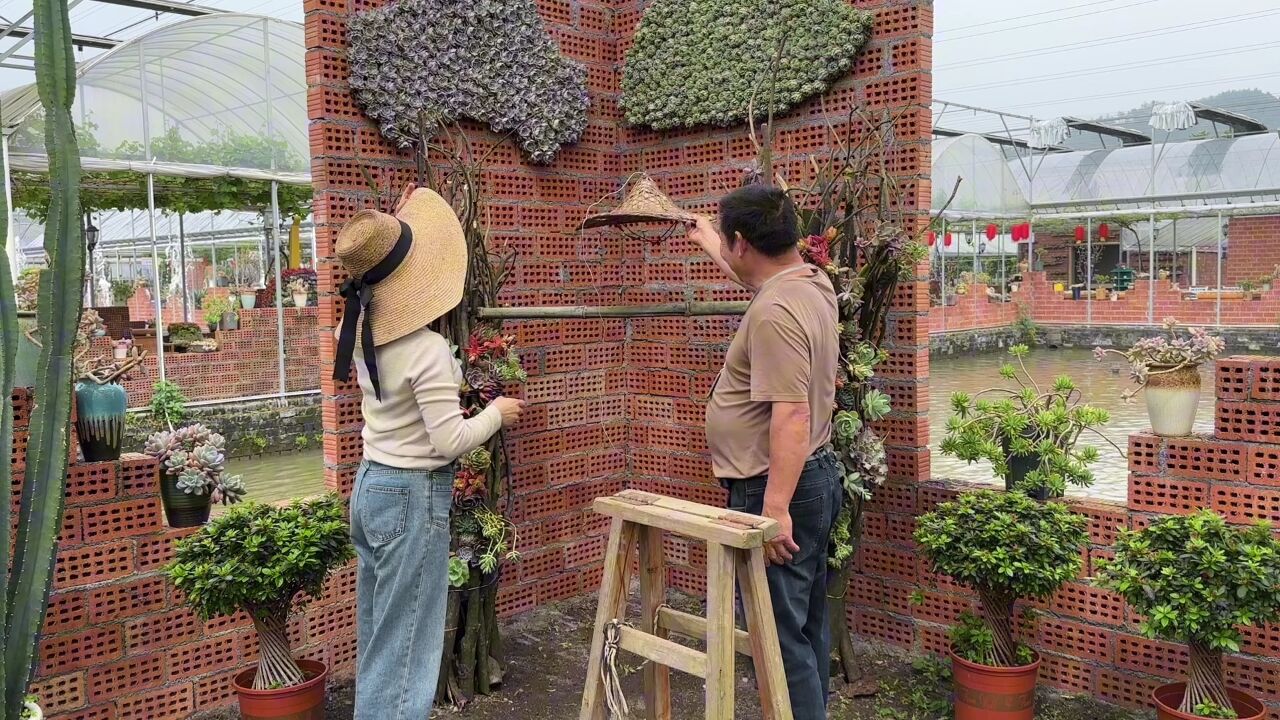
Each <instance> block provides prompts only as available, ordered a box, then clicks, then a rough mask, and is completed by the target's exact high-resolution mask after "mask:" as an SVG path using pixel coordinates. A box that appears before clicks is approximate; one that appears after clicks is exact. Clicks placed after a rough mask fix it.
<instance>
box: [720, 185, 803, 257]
mask: <svg viewBox="0 0 1280 720" xmlns="http://www.w3.org/2000/svg"><path fill="white" fill-rule="evenodd" d="M720 232H722V233H724V237H725V239H726V240H728V241H729V243H730V245H732V244H733V242H734V233H742V237H744V238H746V240H747V243H749V244H750V245H751V247H753V248H755V249H756V250H757V251H759V252H760V253H761V254H763V255H767V256H768V257H778V256H779V255H782V254H783V253H785V252H787V251H788V250H790V249H792V248H794V247H795V246H796V243H797V242H799V240H800V225H799V222H798V221H797V219H796V208H795V205H794V204H793V203H792V202H791V198H790V197H788V196H787V194H786V193H785V192H783V191H781V190H779V189H778V188H772V187H769V186H767V185H759V184H757V185H748V186H746V187H743V188H739V189H738V190H735V191H733V192H732V193H730V194H729V195H726V196H725V198H724V199H723V200H721V201H720Z"/></svg>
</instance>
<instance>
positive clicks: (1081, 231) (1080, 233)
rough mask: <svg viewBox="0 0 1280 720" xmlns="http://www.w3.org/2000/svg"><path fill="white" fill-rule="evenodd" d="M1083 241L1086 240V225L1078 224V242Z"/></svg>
mask: <svg viewBox="0 0 1280 720" xmlns="http://www.w3.org/2000/svg"><path fill="white" fill-rule="evenodd" d="M1082 242H1084V226H1083V225H1077V226H1076V243H1077V244H1079V243H1082Z"/></svg>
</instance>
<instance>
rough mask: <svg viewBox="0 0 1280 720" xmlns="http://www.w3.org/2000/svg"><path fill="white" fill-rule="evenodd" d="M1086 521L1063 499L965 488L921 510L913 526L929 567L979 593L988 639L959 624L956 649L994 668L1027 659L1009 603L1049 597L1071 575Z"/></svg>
mask: <svg viewBox="0 0 1280 720" xmlns="http://www.w3.org/2000/svg"><path fill="white" fill-rule="evenodd" d="M1086 527H1087V521H1086V520H1085V518H1084V517H1083V516H1081V515H1078V514H1076V513H1073V512H1071V511H1070V510H1069V509H1067V507H1066V506H1065V505H1062V504H1061V503H1056V502H1050V503H1038V502H1036V501H1034V500H1032V499H1031V498H1029V497H1027V496H1026V495H1023V494H1021V493H1009V492H993V491H990V490H979V491H976V492H970V493H965V494H964V495H961V496H960V497H959V498H957V499H956V500H955V501H953V502H947V503H942V504H941V505H939V506H938V508H937V509H936V510H934V511H933V512H931V513H929V514H927V515H923V516H921V517H920V519H919V524H918V526H917V529H916V532H915V539H916V542H917V543H919V545H920V550H921V552H922V553H923V554H924V556H925V557H926V558H927V559H928V560H929V563H930V564H931V566H932V568H933V571H934V572H936V573H940V574H943V575H949V576H951V577H952V578H953V579H954V580H955V581H956V582H957V583H959V584H961V585H964V586H966V587H969V588H972V589H973V590H975V591H976V592H977V593H978V597H979V599H980V600H981V604H982V617H983V621H984V623H985V625H986V628H987V630H989V631H990V640H989V642H988V641H985V640H983V639H982V638H980V637H978V633H975V631H974V628H973V626H972V624H968V625H966V624H964V623H962V624H961V625H960V629H959V632H958V633H957V634H956V636H955V638H954V639H955V641H957V642H956V644H955V645H954V646H953V649H954V650H955V652H956V654H958V655H960V656H961V657H964V658H965V659H967V660H969V661H971V662H977V663H983V664H986V665H992V666H997V667H1014V666H1018V665H1021V664H1025V662H1023V661H1025V660H1026V659H1027V658H1028V657H1029V656H1028V654H1027V652H1028V651H1026V650H1020V649H1019V647H1018V645H1017V643H1016V642H1015V640H1014V633H1013V605H1014V602H1015V601H1016V600H1018V599H1019V598H1029V599H1034V600H1043V599H1046V598H1048V597H1049V596H1050V595H1053V593H1055V592H1056V591H1057V590H1058V588H1060V587H1062V585H1063V583H1065V582H1067V581H1069V580H1071V579H1072V578H1074V577H1076V574H1077V573H1078V572H1079V571H1080V566H1081V559H1080V551H1081V548H1083V547H1084V545H1085V543H1086V542H1087V541H1088V539H1089V535H1088V532H1087V530H1086Z"/></svg>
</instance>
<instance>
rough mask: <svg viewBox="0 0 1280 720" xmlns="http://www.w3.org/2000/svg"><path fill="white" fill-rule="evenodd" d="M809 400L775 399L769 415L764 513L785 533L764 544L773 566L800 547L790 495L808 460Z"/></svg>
mask: <svg viewBox="0 0 1280 720" xmlns="http://www.w3.org/2000/svg"><path fill="white" fill-rule="evenodd" d="M809 421H810V418H809V403H807V402H802V403H797V402H775V403H773V405H772V410H771V414H770V417H769V480H768V482H767V483H766V485H765V490H764V516H765V517H769V518H773V519H774V520H777V521H778V525H780V526H781V527H782V532H781V533H779V534H778V536H777V537H776V538H774V539H773V541H771V542H770V543H769V544H767V545H766V546H765V549H764V552H765V557H766V558H767V559H768V560H769V562H771V563H773V564H774V565H783V564H785V563H787V562H789V561H790V560H791V554H792V553H794V552H797V551H799V550H800V546H799V545H796V541H795V539H794V538H793V537H792V527H791V509H790V508H791V497H792V496H793V495H795V493H796V483H798V482H800V473H801V472H802V471H803V470H804V464H805V461H806V460H808V459H809Z"/></svg>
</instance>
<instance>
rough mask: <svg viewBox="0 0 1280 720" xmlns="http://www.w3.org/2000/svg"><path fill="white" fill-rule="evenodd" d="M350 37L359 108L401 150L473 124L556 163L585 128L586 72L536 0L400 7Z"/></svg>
mask: <svg viewBox="0 0 1280 720" xmlns="http://www.w3.org/2000/svg"><path fill="white" fill-rule="evenodd" d="M349 35H350V41H351V48H350V51H349V53H348V57H347V59H348V62H349V63H350V67H351V88H352V90H353V91H354V93H355V97H356V100H357V101H358V102H359V103H360V104H361V106H362V107H363V108H364V111H365V113H366V114H367V115H368V116H369V118H370V119H372V120H373V121H374V122H376V123H377V124H378V129H379V130H380V131H381V132H382V134H383V135H384V136H386V137H387V138H388V139H389V140H391V141H393V142H395V143H397V144H398V145H399V146H400V147H409V146H410V145H412V144H414V143H415V142H416V141H417V140H418V138H419V135H420V134H421V130H422V128H421V125H423V124H425V130H426V133H427V134H428V135H429V134H431V133H433V132H434V131H436V130H438V129H439V128H440V127H441V126H442V125H448V124H449V123H452V122H454V121H456V120H460V119H464V118H470V119H472V120H478V121H481V122H484V123H488V125H489V126H490V127H491V128H492V129H493V130H494V131H495V132H499V133H512V134H514V136H515V138H516V139H517V141H518V142H519V144H520V147H521V148H522V149H523V150H524V151H525V153H526V154H527V155H528V156H529V159H530V160H532V161H533V162H536V163H549V162H551V161H552V160H554V159H555V156H556V152H557V151H558V150H559V149H560V147H561V146H562V145H567V144H572V143H575V142H577V141H578V139H579V138H580V137H581V136H582V131H583V130H584V129H585V128H586V126H587V105H588V98H587V89H586V69H585V68H583V66H582V65H580V64H579V63H576V62H573V61H571V60H568V59H566V58H565V57H564V56H562V55H561V54H560V49H559V47H558V46H557V45H556V44H555V42H553V41H552V40H551V37H550V36H549V35H548V34H547V31H546V28H544V27H543V24H542V20H541V18H540V17H539V16H538V10H537V6H536V5H535V3H534V2H533V0H474V1H473V2H456V0H400V2H397V3H395V4H392V5H388V6H385V7H381V8H376V9H374V10H369V11H366V12H363V13H359V14H357V15H356V16H354V17H353V18H352V19H351V24H350V31H349Z"/></svg>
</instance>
